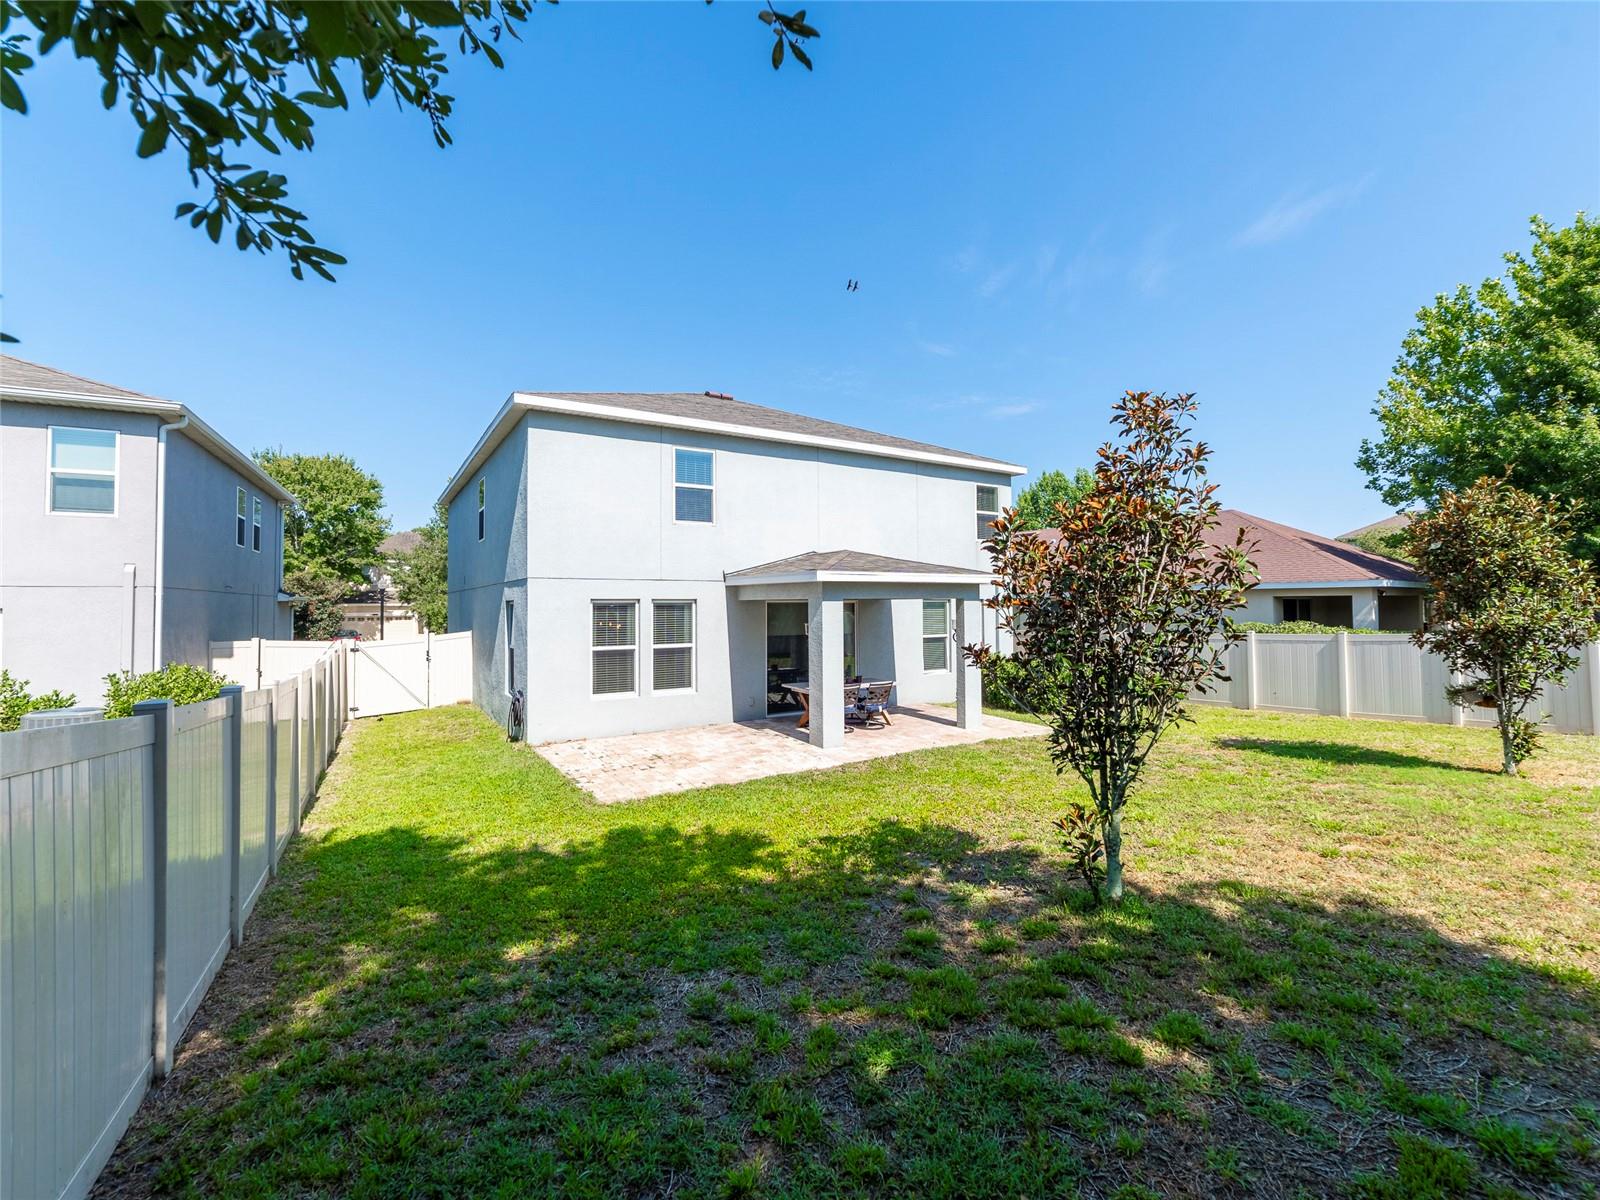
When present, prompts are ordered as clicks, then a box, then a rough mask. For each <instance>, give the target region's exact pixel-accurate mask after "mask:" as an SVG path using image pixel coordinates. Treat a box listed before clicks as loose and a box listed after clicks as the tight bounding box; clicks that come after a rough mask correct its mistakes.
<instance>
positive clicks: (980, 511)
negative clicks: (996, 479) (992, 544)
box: [972, 483, 1003, 542]
mask: <svg viewBox="0 0 1600 1200" xmlns="http://www.w3.org/2000/svg"><path fill="white" fill-rule="evenodd" d="M984 488H992V489H993V490H994V505H995V506H994V508H992V509H988V508H981V507H980V508H977V509H976V510H975V511H976V513H977V515H978V516H980V517H988V518H989V519H990V520H991V521H998V520H999V519H1000V510H1001V508H1002V507H1003V506H1002V505H1001V503H1000V489H999V488H998V487H997V486H995V485H994V484H992V483H979V484H974V485H973V493H972V499H973V503H974V504H976V503H977V501H978V500H979V499H980V498H981V493H982V491H983V489H984ZM988 540H989V535H988V534H983V533H980V534H979V535H978V541H980V542H986V541H988Z"/></svg>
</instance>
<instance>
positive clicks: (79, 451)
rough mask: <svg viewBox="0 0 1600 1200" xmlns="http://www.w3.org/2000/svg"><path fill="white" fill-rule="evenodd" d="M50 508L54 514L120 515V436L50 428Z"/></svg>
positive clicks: (109, 431) (108, 431)
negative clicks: (118, 493) (118, 498)
mask: <svg viewBox="0 0 1600 1200" xmlns="http://www.w3.org/2000/svg"><path fill="white" fill-rule="evenodd" d="M49 476H50V486H49V498H48V502H49V508H50V511H51V512H53V513H95V514H99V515H103V516H110V515H112V514H114V513H115V512H116V511H117V432H116V430H114V429H73V428H69V427H67V426H62V425H52V426H50V462H49Z"/></svg>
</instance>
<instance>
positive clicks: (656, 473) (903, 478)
mask: <svg viewBox="0 0 1600 1200" xmlns="http://www.w3.org/2000/svg"><path fill="white" fill-rule="evenodd" d="M1023 472H1024V468H1022V467H1020V466H1015V465H1012V464H1010V463H1006V462H1001V461H996V460H995V459H992V458H986V457H984V456H982V455H978V454H970V453H966V452H964V451H959V450H948V449H944V448H942V447H939V446H930V445H926V444H924V443H921V442H915V441H910V440H907V439H905V438H899V437H890V436H887V435H884V434H880V433H871V432H868V431H867V430H864V429H856V428H852V427H850V426H846V425H839V424H835V423H833V422H830V421H821V420H816V419H814V418H811V417H806V416H801V415H798V414H795V413H788V412H782V411H779V410H776V409H772V408H764V407H762V406H759V405H755V404H746V403H743V402H740V401H737V400H734V399H732V398H731V397H728V396H723V395H720V394H714V393H704V394H688V393H676V392H673V393H656V394H637V393H611V392H585V393H529V392H517V393H514V394H513V395H512V396H511V398H510V399H509V400H507V401H506V403H505V404H504V406H502V408H501V409H500V411H499V413H498V414H497V415H496V416H495V418H494V420H493V422H492V423H491V424H490V426H489V428H488V429H487V430H486V431H485V432H484V434H483V436H482V437H481V438H480V439H479V440H478V443H477V445H476V446H475V447H473V449H472V452H471V453H470V454H469V455H468V456H467V459H466V461H465V462H464V463H463V464H462V466H461V468H460V469H459V470H458V471H457V472H456V474H455V476H454V477H453V478H452V479H451V481H450V484H449V486H448V487H447V488H446V490H445V492H444V495H443V496H442V497H441V499H442V500H443V501H444V502H445V503H446V504H447V505H448V507H449V519H450V565H449V577H450V584H449V587H450V600H449V605H450V618H449V619H450V628H451V630H452V631H455V630H463V629H470V630H472V633H473V653H474V655H475V656H476V662H475V670H474V674H475V683H474V699H475V700H476V702H477V703H478V704H479V705H481V706H482V707H483V708H485V709H486V710H488V711H489V712H490V713H491V714H493V715H494V716H495V717H496V718H497V719H500V720H504V719H505V716H506V713H507V709H508V706H509V698H510V694H511V693H512V692H513V691H514V690H521V691H522V692H523V693H524V694H525V697H526V701H525V712H526V718H525V719H526V736H527V737H528V739H529V740H530V741H534V742H549V741H561V740H566V739H570V738H579V737H597V736H606V735H611V734H622V733H634V732H641V731H645V730H657V729H671V728H676V727H682V726H689V725H702V724H714V723H720V722H727V721H736V720H748V719H755V718H763V717H767V716H771V715H777V714H782V713H786V712H798V710H799V708H800V703H799V697H798V696H797V694H796V693H795V692H794V691H792V690H791V689H790V687H789V686H788V685H791V684H799V685H801V686H804V687H805V688H806V689H807V692H806V694H807V697H808V703H809V706H810V713H809V729H810V738H811V741H812V742H813V744H816V745H821V746H824V747H827V746H833V745H837V744H838V743H839V742H840V741H842V740H843V737H844V733H845V724H844V711H843V708H844V704H845V700H844V695H845V684H846V680H847V679H850V678H853V677H855V676H864V677H868V678H872V679H878V680H893V681H894V682H895V692H896V696H895V699H896V702H911V703H915V702H932V701H955V702H956V703H957V709H958V721H959V722H960V723H961V724H962V725H964V726H966V727H969V728H971V727H975V726H976V725H977V724H978V723H979V722H980V720H981V715H980V709H981V705H980V693H981V688H980V683H979V679H978V672H977V671H976V670H974V669H972V668H970V667H967V666H966V665H965V664H964V662H963V660H962V655H961V653H960V647H961V646H962V645H964V644H967V643H971V642H976V641H979V640H982V639H983V638H984V637H985V633H984V630H985V627H986V624H987V625H988V626H991V627H992V621H993V615H992V614H990V613H988V612H987V610H984V609H982V608H981V606H980V604H979V595H980V590H981V589H983V588H984V587H985V586H986V585H987V583H988V580H989V578H990V575H989V571H988V569H987V562H988V560H987V556H986V555H985V553H984V552H983V550H982V539H983V538H984V537H985V536H986V533H985V530H986V527H987V525H988V522H989V521H990V520H992V519H993V518H994V517H995V516H997V515H998V514H999V512H1000V510H1001V509H1002V508H1003V507H1004V506H1005V505H1006V504H1008V503H1009V502H1010V499H1011V481H1012V479H1013V477H1015V476H1017V475H1020V474H1022V473H1023ZM986 617H987V618H988V621H987V622H986V621H985V618H986ZM988 636H989V637H990V638H991V639H992V637H993V631H992V628H990V629H989V632H988Z"/></svg>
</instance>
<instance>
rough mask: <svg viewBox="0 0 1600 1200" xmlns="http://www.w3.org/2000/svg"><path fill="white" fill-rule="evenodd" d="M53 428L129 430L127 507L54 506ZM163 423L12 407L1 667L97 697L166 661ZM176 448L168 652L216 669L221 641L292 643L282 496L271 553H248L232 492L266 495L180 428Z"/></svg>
mask: <svg viewBox="0 0 1600 1200" xmlns="http://www.w3.org/2000/svg"><path fill="white" fill-rule="evenodd" d="M52 425H57V426H69V427H72V428H79V429H113V430H116V431H117V432H118V433H119V434H120V439H119V443H118V456H117V457H118V461H117V500H116V512H115V513H114V514H111V515H99V514H67V513H51V512H50V511H49V510H48V505H47V501H46V487H47V478H48V467H47V460H48V455H49V440H48V429H49V427H50V426H52ZM160 425H161V421H160V419H159V418H157V417H153V416H150V415H147V414H142V413H123V412H115V411H110V410H104V409H90V408H79V407H69V406H56V405H46V404H31V403H15V402H7V403H5V404H4V405H3V406H0V666H4V667H5V668H6V669H7V670H9V671H10V672H11V673H12V674H13V675H15V676H17V677H19V678H22V679H26V680H28V681H29V682H30V683H31V684H32V686H33V689H34V690H35V691H44V690H49V689H51V688H60V689H62V690H63V691H70V692H73V693H75V694H76V695H77V698H78V701H79V702H80V703H85V704H87V703H93V702H95V701H98V700H99V699H100V698H101V696H102V695H103V691H104V686H103V679H104V677H105V676H106V675H107V674H109V673H111V672H113V671H121V670H132V671H135V672H143V671H149V670H152V669H153V668H154V667H155V666H156V661H155V653H156V650H155V643H156V638H155V607H156V606H155V591H156V573H155V553H156V473H157V467H156V458H157V455H156V444H157V437H156V432H157V430H158V429H159V428H160ZM167 450H168V464H167V488H168V493H167V494H168V497H169V502H168V504H167V506H166V522H167V537H166V551H165V560H166V561H165V573H166V589H165V597H164V600H163V610H164V616H163V624H164V625H165V626H166V637H165V639H164V641H163V646H162V657H163V658H164V659H165V661H167V662H191V663H195V664H198V665H204V664H205V663H206V662H207V661H208V653H209V650H208V645H207V643H209V642H211V641H231V640H236V639H242V638H248V637H254V636H261V637H288V636H289V633H290V630H289V627H288V610H287V608H286V607H285V606H280V605H279V604H278V603H277V588H278V542H279V539H280V538H281V536H282V534H281V526H280V524H279V519H280V518H279V512H278V508H277V504H276V502H275V501H272V500H271V499H270V498H269V497H265V496H263V500H264V504H263V516H262V549H261V553H260V554H253V553H252V552H250V551H249V550H239V549H238V548H237V547H236V546H235V545H234V544H233V538H234V491H233V489H234V488H235V487H236V486H239V485H241V484H242V485H244V486H245V487H246V490H247V492H248V493H249V494H250V495H251V496H255V495H260V493H259V492H258V491H256V490H255V488H254V487H253V485H252V484H250V483H249V482H248V481H247V480H246V479H245V478H244V476H243V475H241V474H239V473H238V472H236V471H235V470H234V469H233V468H232V467H230V466H228V465H227V464H226V463H224V462H222V461H221V460H220V459H218V458H216V457H214V456H213V455H212V454H211V453H210V452H209V451H207V450H205V449H204V448H202V447H200V446H199V445H197V444H196V443H194V442H191V441H189V440H188V439H187V438H186V437H184V436H183V435H182V434H181V433H173V434H169V435H168V444H167ZM130 567H131V571H130V569H129V568H130Z"/></svg>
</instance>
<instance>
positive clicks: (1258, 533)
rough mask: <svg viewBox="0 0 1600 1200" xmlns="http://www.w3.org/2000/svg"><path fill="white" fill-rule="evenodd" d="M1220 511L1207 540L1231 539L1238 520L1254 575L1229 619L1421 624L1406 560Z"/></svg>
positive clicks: (1417, 579) (1419, 585) (1418, 580)
mask: <svg viewBox="0 0 1600 1200" xmlns="http://www.w3.org/2000/svg"><path fill="white" fill-rule="evenodd" d="M1221 515H1222V523H1221V525H1219V526H1218V527H1217V528H1216V529H1214V530H1213V531H1212V533H1211V537H1210V540H1211V542H1212V544H1214V545H1219V546H1231V545H1233V544H1234V540H1235V538H1236V537H1237V536H1238V532H1239V529H1240V527H1241V526H1243V527H1244V528H1245V538H1246V540H1247V541H1253V542H1255V543H1256V550H1255V553H1254V554H1253V555H1252V561H1253V562H1254V563H1255V568H1256V571H1257V573H1258V574H1259V576H1260V580H1259V582H1257V583H1256V585H1255V586H1254V587H1252V588H1251V589H1250V593H1249V597H1248V599H1247V600H1246V602H1245V607H1244V609H1243V610H1242V611H1241V612H1239V613H1237V614H1235V619H1236V620H1240V621H1265V622H1268V623H1270V624H1278V623H1280V622H1283V621H1316V622H1318V623H1319V624H1322V625H1338V626H1343V627H1344V628H1347V629H1396V630H1400V629H1419V628H1421V626H1422V620H1423V598H1424V597H1425V596H1426V595H1427V592H1428V585H1427V583H1426V581H1425V580H1424V579H1423V578H1422V576H1420V575H1418V574H1417V572H1416V570H1415V569H1414V568H1412V567H1410V566H1408V565H1407V564H1405V563H1403V562H1400V561H1398V560H1396V559H1393V558H1385V557H1384V556H1383V555H1381V554H1372V553H1369V552H1368V551H1366V550H1363V549H1361V548H1360V547H1359V546H1352V545H1350V544H1349V543H1347V542H1340V541H1335V540H1334V539H1332V538H1325V537H1321V536H1319V535H1317V534H1315V533H1307V532H1306V531H1305V530H1303V529H1294V528H1292V527H1291V526H1288V525H1280V524H1278V523H1277V522H1276V521H1268V520H1264V519H1263V518H1261V517H1253V516H1251V515H1250V514H1249V513H1246V512H1240V511H1239V510H1238V509H1236V508H1225V509H1223V510H1222V514H1221ZM1380 524H1381V522H1380Z"/></svg>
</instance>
